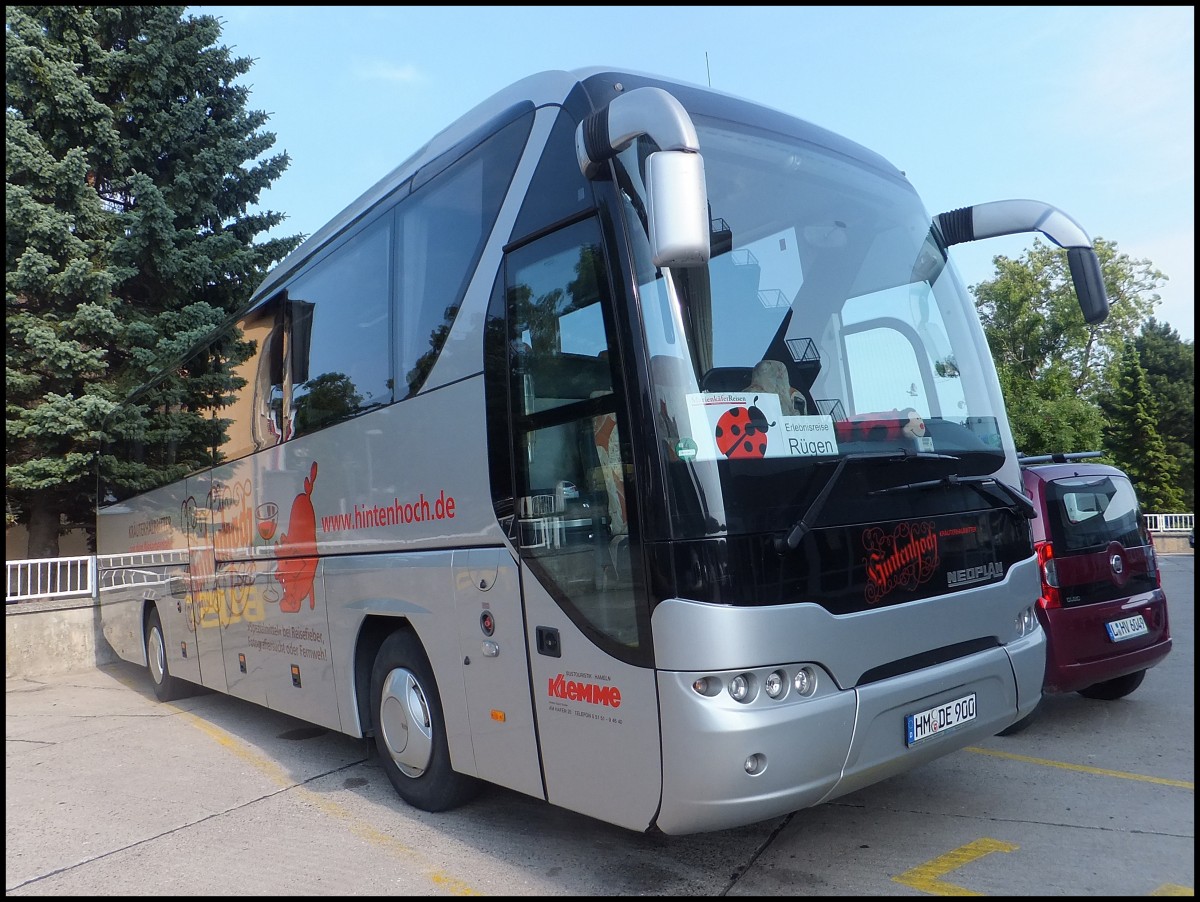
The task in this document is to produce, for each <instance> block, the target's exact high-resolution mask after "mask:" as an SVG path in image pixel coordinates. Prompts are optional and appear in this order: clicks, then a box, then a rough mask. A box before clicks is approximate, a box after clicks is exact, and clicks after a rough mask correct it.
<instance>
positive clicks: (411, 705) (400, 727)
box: [379, 667, 433, 779]
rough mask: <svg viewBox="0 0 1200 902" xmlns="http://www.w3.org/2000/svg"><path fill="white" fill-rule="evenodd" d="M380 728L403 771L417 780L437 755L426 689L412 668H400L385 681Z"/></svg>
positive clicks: (389, 751) (381, 699) (384, 739)
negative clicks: (434, 748)
mask: <svg viewBox="0 0 1200 902" xmlns="http://www.w3.org/2000/svg"><path fill="white" fill-rule="evenodd" d="M379 729H380V731H381V733H382V734H383V741H384V745H385V746H386V748H387V750H388V753H389V754H390V755H391V758H392V761H393V762H395V764H396V767H398V768H399V769H400V773H402V774H404V776H406V777H412V778H413V779H416V778H417V777H419V776H421V775H422V774H423V773H425V771H426V770H427V769H428V768H429V762H430V760H431V759H432V757H433V722H432V720H431V718H430V716H429V700H428V699H427V698H426V697H425V690H423V689H422V688H421V683H420V681H419V680H418V679H417V677H416V675H415V674H414V673H413V672H412V671H411V670H407V669H406V668H403V667H397V668H396V669H395V670H393V671H392V672H391V673H389V674H388V676H387V679H386V680H384V683H383V693H382V695H381V696H380V699H379Z"/></svg>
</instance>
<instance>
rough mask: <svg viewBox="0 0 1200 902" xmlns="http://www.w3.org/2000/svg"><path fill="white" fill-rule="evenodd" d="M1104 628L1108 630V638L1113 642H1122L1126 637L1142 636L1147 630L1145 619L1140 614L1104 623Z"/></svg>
mask: <svg viewBox="0 0 1200 902" xmlns="http://www.w3.org/2000/svg"><path fill="white" fill-rule="evenodd" d="M1104 628H1105V629H1106V630H1108V638H1110V639H1112V640H1113V641H1114V642H1124V641H1125V640H1126V639H1133V638H1136V637H1137V636H1144V635H1146V633H1148V632H1149V630H1148V629H1147V628H1146V621H1145V619H1144V618H1143V617H1142V615H1141V614H1134V615H1133V616H1132V617H1126V618H1125V619H1124V620H1114V621H1113V622H1112V623H1106V624H1104Z"/></svg>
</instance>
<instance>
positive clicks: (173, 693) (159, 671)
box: [146, 608, 188, 702]
mask: <svg viewBox="0 0 1200 902" xmlns="http://www.w3.org/2000/svg"><path fill="white" fill-rule="evenodd" d="M146 664H147V665H149V667H150V681H151V682H152V683H154V696H155V698H157V699H158V700H159V701H160V702H173V701H175V699H177V698H183V697H184V696H185V695H187V694H188V691H187V690H188V685H187V683H186V682H184V681H183V680H180V679H178V678H176V677H173V676H171V667H170V665H169V664H167V642H166V639H165V638H164V637H163V628H162V619H161V618H160V617H159V616H158V608H151V609H150V613H149V614H148V615H147V616H146Z"/></svg>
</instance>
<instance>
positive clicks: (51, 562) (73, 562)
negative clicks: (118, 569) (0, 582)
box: [5, 554, 96, 603]
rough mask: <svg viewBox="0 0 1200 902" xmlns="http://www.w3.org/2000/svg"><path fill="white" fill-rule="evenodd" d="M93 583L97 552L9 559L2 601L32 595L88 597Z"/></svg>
mask: <svg viewBox="0 0 1200 902" xmlns="http://www.w3.org/2000/svg"><path fill="white" fill-rule="evenodd" d="M95 585H96V556H95V555H94V554H87V555H80V556H78V557H56V558H41V559H34V560H27V561H9V562H8V588H7V590H6V591H5V602H6V603H7V602H13V601H28V600H29V599H31V598H73V597H78V596H82V597H91V596H92V594H93V591H92V590H93V587H94V586H95Z"/></svg>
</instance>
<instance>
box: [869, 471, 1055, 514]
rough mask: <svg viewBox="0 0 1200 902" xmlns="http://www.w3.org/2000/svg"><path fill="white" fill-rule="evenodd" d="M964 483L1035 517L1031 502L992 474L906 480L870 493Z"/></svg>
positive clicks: (885, 493) (1017, 510) (1011, 507)
mask: <svg viewBox="0 0 1200 902" xmlns="http://www.w3.org/2000/svg"><path fill="white" fill-rule="evenodd" d="M955 485H965V486H967V487H968V488H971V489H974V490H975V491H976V492H978V493H979V494H980V495H982V496H983V497H984V498H986V499H987V500H988V501H1000V502H1001V503H1002V504H1003V506H1004V507H1007V508H1008V509H1009V510H1011V511H1014V512H1016V513H1018V514H1020V515H1021V516H1023V517H1024V518H1025V519H1026V520H1034V519H1037V510H1036V508H1034V506H1033V502H1032V501H1030V500H1029V499H1028V498H1026V497H1025V496H1024V495H1023V494H1021V493H1020V492H1018V491H1017V490H1016V489H1014V488H1013V487H1012V486H1011V485H1009V484H1008V483H1006V482H1001V481H1000V480H999V479H996V478H995V477H994V476H955V475H953V474H951V475H950V476H945V477H943V478H941V479H930V480H926V481H925V482H906V483H904V484H903V485H894V486H890V487H888V488H886V489H877V490H875V491H874V492H871V493H870V494H872V495H888V494H891V493H892V492H907V491H911V490H914V489H929V488H935V487H938V486H955ZM991 489H995V490H997V491H998V492H999V493H1000V494H1001V495H1003V496H1004V499H998V498H997V497H996V496H995V495H994V494H993V493H992V492H991V491H990V490H991Z"/></svg>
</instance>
